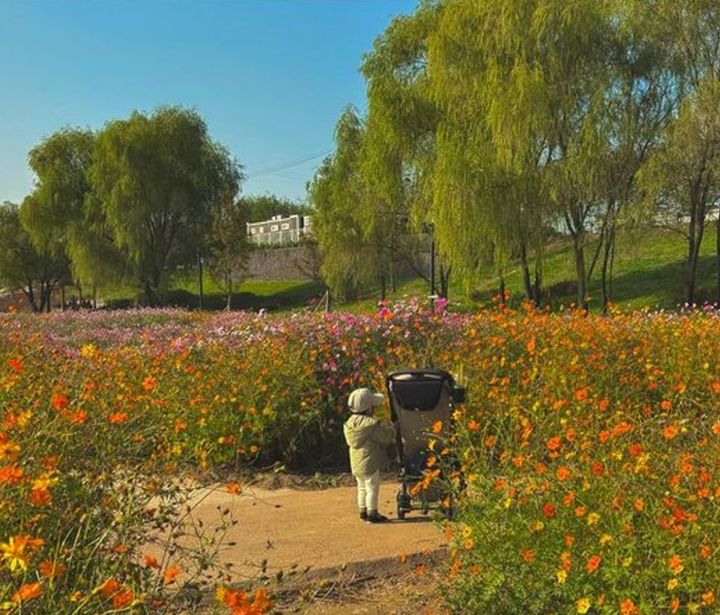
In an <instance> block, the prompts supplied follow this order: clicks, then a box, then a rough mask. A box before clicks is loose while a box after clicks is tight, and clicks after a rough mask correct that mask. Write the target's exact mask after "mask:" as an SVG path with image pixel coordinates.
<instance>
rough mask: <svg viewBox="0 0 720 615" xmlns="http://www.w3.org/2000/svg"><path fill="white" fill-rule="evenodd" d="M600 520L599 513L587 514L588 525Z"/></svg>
mask: <svg viewBox="0 0 720 615" xmlns="http://www.w3.org/2000/svg"><path fill="white" fill-rule="evenodd" d="M598 521H600V515H598V514H597V513H590V514H589V515H588V516H587V522H588V525H597V522H598Z"/></svg>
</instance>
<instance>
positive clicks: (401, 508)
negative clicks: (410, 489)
mask: <svg viewBox="0 0 720 615" xmlns="http://www.w3.org/2000/svg"><path fill="white" fill-rule="evenodd" d="M404 487H405V486H404V485H403V489H402V490H401V491H398V492H397V496H396V498H395V499H396V500H397V516H398V519H404V518H405V513H406V512H407V510H408V508H409V507H410V503H409V499H410V498H409V496H408V495H407V494H406V493H405V492H404Z"/></svg>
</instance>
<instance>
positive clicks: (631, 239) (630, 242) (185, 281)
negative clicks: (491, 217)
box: [101, 225, 716, 312]
mask: <svg viewBox="0 0 720 615" xmlns="http://www.w3.org/2000/svg"><path fill="white" fill-rule="evenodd" d="M593 248H594V246H593V245H592V244H591V245H590V246H589V247H588V250H587V253H586V262H587V263H588V266H589V263H590V260H591V259H592V254H593V252H594V249H593ZM685 250H686V242H685V239H684V238H683V237H682V236H680V235H678V234H672V233H667V232H660V231H644V232H638V233H633V234H629V233H627V234H624V235H620V236H619V237H618V246H617V250H616V257H615V271H614V278H613V291H614V294H613V297H614V301H615V303H616V304H618V305H620V306H621V307H622V308H624V309H639V308H644V307H649V308H656V307H659V308H674V307H677V306H678V305H679V304H681V303H682V297H683V268H684V260H685ZM543 267H544V283H545V285H546V286H552V285H555V284H559V283H562V282H572V281H573V280H574V278H575V273H574V264H573V256H572V248H571V246H570V245H569V243H567V242H560V243H558V244H556V245H554V246H553V247H551V248H549V249H548V250H547V253H546V255H545V259H544V264H543ZM598 269H599V265H598V267H596V273H595V274H594V276H593V280H592V281H591V284H590V303H591V306H594V307H598V306H599V304H600V301H601V293H600V282H599V271H598ZM506 284H507V287H508V289H509V290H510V291H511V292H512V293H513V295H514V296H515V297H517V298H518V300H519V299H521V297H522V293H523V288H522V279H521V272H520V268H519V267H517V266H514V267H511V268H510V270H509V271H508V272H507V275H506ZM203 285H204V292H205V301H204V306H205V308H206V309H222V308H223V307H224V306H225V297H224V294H223V291H222V289H221V288H220V287H219V286H218V285H217V284H216V283H215V282H214V281H213V280H212V279H211V278H210V276H208V275H206V276H205V277H204V281H203ZM715 286H716V270H715V228H714V225H710V226H709V227H708V229H707V232H706V234H705V237H704V241H703V245H702V250H701V256H700V265H699V272H698V288H699V289H700V292H699V293H698V294H699V297H700V298H701V299H703V298H709V299H712V298H714V289H715ZM172 288H173V290H172V293H171V300H170V303H172V304H174V305H180V306H184V307H189V308H195V307H197V305H198V296H197V292H198V291H197V280H196V278H195V277H193V276H192V275H190V276H181V277H178V278H177V279H176V280H175V281H174V283H173V285H172ZM323 292H324V289H323V287H322V285H321V284H318V283H315V282H307V281H298V280H287V281H261V280H248V281H246V282H244V283H243V284H241V285H240V286H239V288H238V289H237V291H236V293H235V295H234V297H233V303H232V306H233V308H235V309H259V308H267V309H281V310H285V309H297V308H303V307H306V306H308V305H309V303H310V302H311V301H312V300H313V299H314V298H317V297H318V296H319V295H321V294H322V293H323ZM496 292H497V276H496V275H495V273H494V271H493V268H492V267H490V266H488V267H486V268H485V269H483V270H481V271H479V272H478V277H477V281H476V283H475V284H474V285H473V289H472V292H471V293H467V292H466V290H465V289H464V288H463V287H462V286H461V285H460V283H459V281H458V280H457V279H454V280H452V282H451V285H450V299H451V301H452V303H453V304H454V305H455V306H456V307H457V309H461V310H472V309H475V308H477V307H478V306H481V305H488V304H490V303H492V296H493V295H494V294H495V293H496ZM428 294H429V290H428V284H427V282H426V281H424V280H422V279H420V278H413V279H408V280H404V281H402V282H401V283H400V284H399V285H398V287H397V290H396V291H395V292H393V293H390V294H389V296H388V298H389V299H390V300H395V299H401V298H407V297H411V296H415V297H419V298H423V299H424V298H426V297H427V296H428ZM136 295H137V293H136V292H135V291H133V290H132V289H129V288H114V289H109V290H107V291H105V292H104V293H101V297H102V298H103V299H104V300H105V301H109V302H110V303H111V304H112V305H117V306H122V305H128V304H132V303H133V297H135V296H136ZM378 299H379V293H378V292H377V291H368V293H367V294H366V295H365V296H364V297H363V298H362V299H360V300H358V301H354V302H352V303H348V304H344V305H341V306H336V307H342V309H345V310H348V311H351V312H361V311H367V310H372V309H374V308H375V306H376V305H377V301H378ZM574 300H575V296H574V294H573V293H572V292H570V293H567V294H565V295H564V296H563V295H556V296H555V297H554V299H553V302H554V303H555V304H556V305H568V304H569V303H571V302H573V301H574Z"/></svg>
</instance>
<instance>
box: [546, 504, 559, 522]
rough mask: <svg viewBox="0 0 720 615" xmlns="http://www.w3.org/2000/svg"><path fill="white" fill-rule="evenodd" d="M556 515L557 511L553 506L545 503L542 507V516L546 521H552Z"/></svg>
mask: <svg viewBox="0 0 720 615" xmlns="http://www.w3.org/2000/svg"><path fill="white" fill-rule="evenodd" d="M556 513H557V510H556V509H555V506H553V505H552V504H551V503H550V502H546V503H545V504H544V505H543V515H545V517H546V518H547V519H552V518H553V517H554V516H555V515H556Z"/></svg>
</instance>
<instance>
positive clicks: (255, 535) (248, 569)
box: [193, 483, 444, 576]
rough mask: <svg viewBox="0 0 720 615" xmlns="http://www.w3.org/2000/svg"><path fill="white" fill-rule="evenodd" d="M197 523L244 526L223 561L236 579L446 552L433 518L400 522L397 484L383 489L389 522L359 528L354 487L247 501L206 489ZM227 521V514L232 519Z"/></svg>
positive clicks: (260, 495) (256, 493)
mask: <svg viewBox="0 0 720 615" xmlns="http://www.w3.org/2000/svg"><path fill="white" fill-rule="evenodd" d="M194 500H195V501H194V504H193V505H194V508H195V510H194V513H193V516H194V517H195V518H197V519H202V521H203V523H204V524H205V526H210V527H211V526H213V525H215V524H217V523H218V520H219V518H220V516H221V515H222V512H223V511H226V510H229V516H231V517H232V518H234V519H236V520H237V521H238V523H237V524H236V525H235V526H233V527H232V528H230V529H229V531H228V533H227V535H226V537H225V541H224V542H225V543H229V546H224V547H223V548H222V549H221V552H220V553H221V560H222V562H232V564H233V569H234V570H235V572H236V573H237V574H240V575H248V576H253V575H256V574H257V573H258V571H259V570H260V568H261V566H262V564H263V562H265V568H266V574H267V575H269V576H272V575H276V574H277V573H278V572H279V571H281V570H282V571H284V573H288V572H289V571H290V570H297V571H306V570H308V571H320V570H322V569H326V568H327V569H331V568H338V567H341V566H344V565H348V564H351V563H354V562H367V561H373V560H379V559H384V558H393V557H396V558H401V557H402V556H407V555H410V554H413V553H421V552H426V553H427V552H431V551H435V550H436V549H438V548H439V547H441V546H443V544H444V543H443V537H442V531H441V529H440V528H439V526H438V525H437V524H436V523H433V521H432V519H431V518H430V517H428V516H423V515H422V514H420V513H415V514H412V515H409V516H408V517H406V519H405V520H403V521H400V520H398V519H397V518H395V511H394V508H395V485H394V484H393V483H387V484H383V485H382V486H381V488H380V502H381V506H380V509H381V511H382V512H384V513H385V514H386V515H388V516H389V517H391V520H390V522H388V523H383V524H367V523H363V522H361V521H360V519H359V518H358V515H357V510H356V504H355V489H354V488H353V487H337V488H333V489H325V490H322V491H306V490H303V491H296V490H291V489H278V490H274V491H268V490H264V489H257V488H252V487H248V488H246V489H244V490H243V492H242V494H240V495H235V494H230V493H227V491H226V490H225V489H224V488H223V487H216V488H213V489H206V490H201V491H199V492H198V494H197V495H196V497H195V498H194ZM226 516H228V515H226Z"/></svg>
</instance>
